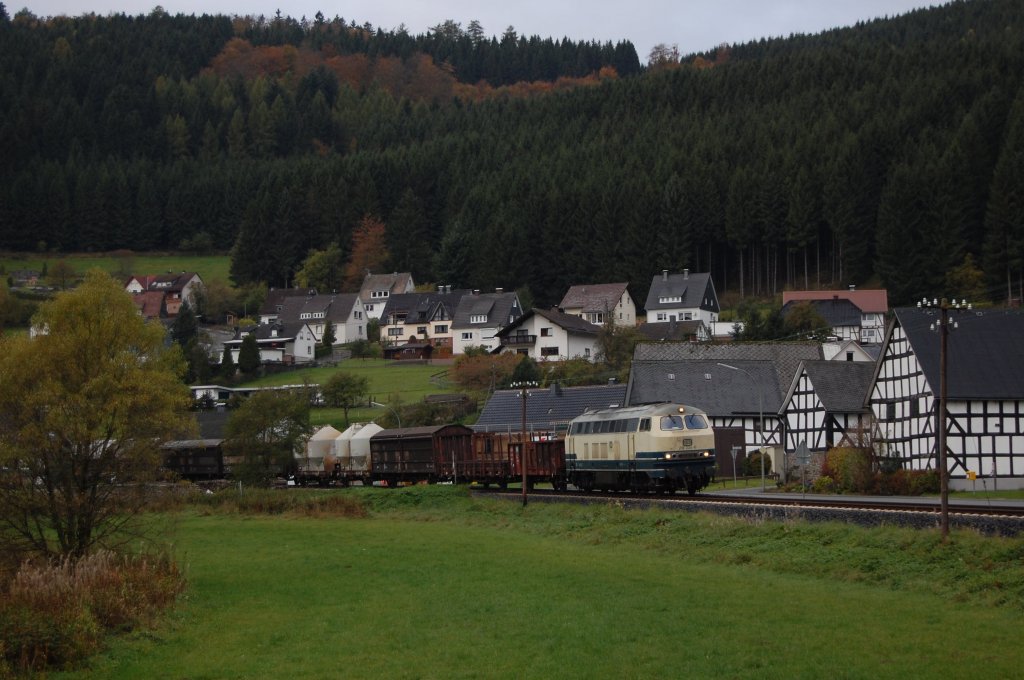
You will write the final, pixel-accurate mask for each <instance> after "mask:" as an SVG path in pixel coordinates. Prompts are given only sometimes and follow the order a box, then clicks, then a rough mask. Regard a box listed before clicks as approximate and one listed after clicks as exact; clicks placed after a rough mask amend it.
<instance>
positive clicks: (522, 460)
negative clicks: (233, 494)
mask: <svg viewBox="0 0 1024 680" xmlns="http://www.w3.org/2000/svg"><path fill="white" fill-rule="evenodd" d="M536 386H537V383H536V382H534V381H532V380H523V381H519V382H514V383H512V387H513V388H515V389H518V390H519V398H520V399H522V401H523V430H522V436H521V439H520V446H519V466H520V467H521V468H522V472H523V507H524V508H525V507H526V487H527V485H528V480H527V478H526V399H527V397H529V396H530V393H529V392H527V390H528V389H529V388H531V387H536Z"/></svg>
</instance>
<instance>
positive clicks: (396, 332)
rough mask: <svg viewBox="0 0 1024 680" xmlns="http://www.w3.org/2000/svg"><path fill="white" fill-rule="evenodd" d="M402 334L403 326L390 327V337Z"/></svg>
mask: <svg viewBox="0 0 1024 680" xmlns="http://www.w3.org/2000/svg"><path fill="white" fill-rule="evenodd" d="M400 335H402V329H401V328H389V329H388V336H390V337H398V336H400Z"/></svg>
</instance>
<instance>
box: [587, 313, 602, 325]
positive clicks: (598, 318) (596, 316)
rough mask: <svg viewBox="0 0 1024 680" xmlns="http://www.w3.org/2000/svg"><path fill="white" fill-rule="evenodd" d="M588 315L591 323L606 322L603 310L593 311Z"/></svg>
mask: <svg viewBox="0 0 1024 680" xmlns="http://www.w3.org/2000/svg"><path fill="white" fill-rule="evenodd" d="M587 316H588V317H589V318H588V319H587V321H589V322H590V323H604V314H603V313H601V312H591V313H590V314H588V315H587Z"/></svg>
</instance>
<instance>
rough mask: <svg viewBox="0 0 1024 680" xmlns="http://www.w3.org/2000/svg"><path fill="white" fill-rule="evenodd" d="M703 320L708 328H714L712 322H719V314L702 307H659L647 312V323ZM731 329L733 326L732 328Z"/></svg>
mask: <svg viewBox="0 0 1024 680" xmlns="http://www.w3.org/2000/svg"><path fill="white" fill-rule="evenodd" d="M673 317H674V318H675V320H676V321H696V320H700V321H703V322H704V323H705V324H706V325H707V327H708V328H714V326H713V325H712V324H714V323H717V322H718V314H717V313H715V312H711V311H708V310H706V309H701V308H700V307H679V308H670V309H658V310H655V311H653V312H648V313H647V323H659V322H664V321H672V319H673ZM730 330H731V328H730Z"/></svg>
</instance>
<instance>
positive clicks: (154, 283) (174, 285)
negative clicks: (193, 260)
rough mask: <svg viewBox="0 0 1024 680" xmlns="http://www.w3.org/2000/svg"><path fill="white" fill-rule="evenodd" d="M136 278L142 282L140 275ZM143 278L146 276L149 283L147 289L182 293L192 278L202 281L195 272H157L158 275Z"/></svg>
mask: <svg viewBox="0 0 1024 680" xmlns="http://www.w3.org/2000/svg"><path fill="white" fill-rule="evenodd" d="M135 278H136V279H137V280H138V281H139V283H142V280H141V278H140V277H135ZM142 278H145V279H147V281H148V283H147V284H146V289H147V290H159V291H163V292H176V293H180V292H181V291H183V290H185V286H187V285H188V284H189V282H191V281H192V279H199V280H200V281H202V279H201V278H200V276H199V274H197V273H195V272H178V273H176V274H172V273H168V274H157V275H156V276H147V277H142Z"/></svg>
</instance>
